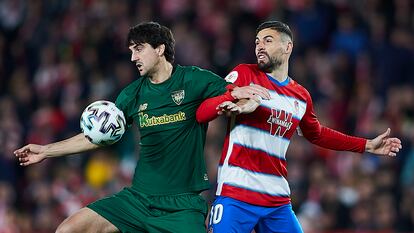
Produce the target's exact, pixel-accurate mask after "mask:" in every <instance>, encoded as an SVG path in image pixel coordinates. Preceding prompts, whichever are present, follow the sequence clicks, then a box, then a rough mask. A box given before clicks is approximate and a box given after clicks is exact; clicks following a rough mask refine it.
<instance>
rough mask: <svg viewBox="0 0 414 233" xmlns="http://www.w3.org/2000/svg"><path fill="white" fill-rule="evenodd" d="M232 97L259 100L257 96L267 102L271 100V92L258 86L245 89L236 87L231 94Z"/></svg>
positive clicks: (252, 85) (254, 85) (245, 87)
mask: <svg viewBox="0 0 414 233" xmlns="http://www.w3.org/2000/svg"><path fill="white" fill-rule="evenodd" d="M231 95H232V96H233V98H235V99H252V98H258V97H257V96H259V97H260V98H262V99H266V100H269V99H270V93H269V90H267V89H266V88H264V87H262V86H260V85H256V84H251V85H250V86H244V87H235V88H234V89H233V91H232V92H231Z"/></svg>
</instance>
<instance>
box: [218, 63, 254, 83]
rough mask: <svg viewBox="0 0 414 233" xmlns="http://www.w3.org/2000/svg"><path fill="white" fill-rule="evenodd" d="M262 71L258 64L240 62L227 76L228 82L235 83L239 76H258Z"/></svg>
mask: <svg viewBox="0 0 414 233" xmlns="http://www.w3.org/2000/svg"><path fill="white" fill-rule="evenodd" d="M260 72H261V71H260V69H259V68H258V67H257V65H256V64H239V65H237V66H236V67H234V69H233V70H232V71H231V72H230V73H229V74H228V75H227V76H226V77H225V80H226V81H227V82H231V83H234V82H235V81H236V80H237V79H238V78H239V77H242V79H244V77H248V76H250V75H254V76H256V75H257V74H259V73H260Z"/></svg>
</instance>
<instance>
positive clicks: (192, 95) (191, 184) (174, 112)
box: [130, 66, 224, 194]
mask: <svg viewBox="0 0 414 233" xmlns="http://www.w3.org/2000/svg"><path fill="white" fill-rule="evenodd" d="M189 69H190V68H186V67H180V66H177V68H176V70H175V72H174V73H173V75H172V76H171V77H170V78H169V79H168V80H166V81H165V82H163V83H160V84H153V83H151V82H150V80H149V79H148V78H146V79H145V80H143V81H142V83H141V85H140V86H139V88H137V93H136V97H135V101H133V102H131V103H130V105H132V106H130V109H131V108H132V109H134V110H133V112H132V113H131V114H130V115H131V116H132V117H133V119H134V121H135V122H136V124H137V126H138V128H139V131H140V158H139V162H138V164H137V168H136V170H135V176H134V181H133V186H134V187H137V188H138V189H139V190H140V191H143V192H145V193H149V194H172V193H180V192H188V191H198V190H203V189H206V188H207V187H208V185H209V183H208V178H207V174H206V168H205V162H204V158H203V148H204V140H205V133H206V129H207V127H206V125H204V124H199V123H197V121H196V119H195V113H196V110H197V108H198V106H199V105H200V103H201V101H202V100H203V99H202V98H201V95H200V93H199V92H198V91H197V90H194V82H195V81H196V78H197V72H191V70H190V71H189ZM223 82H224V81H223ZM200 85H204V84H200Z"/></svg>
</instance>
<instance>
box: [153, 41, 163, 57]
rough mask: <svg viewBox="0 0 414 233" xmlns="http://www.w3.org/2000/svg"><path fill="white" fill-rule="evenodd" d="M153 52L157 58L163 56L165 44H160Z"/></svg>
mask: <svg viewBox="0 0 414 233" xmlns="http://www.w3.org/2000/svg"><path fill="white" fill-rule="evenodd" d="M155 50H156V51H157V53H158V56H162V55H164V51H165V44H160V45H159V46H158V47H157V48H156V49H155Z"/></svg>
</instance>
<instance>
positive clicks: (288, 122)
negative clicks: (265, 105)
mask: <svg viewBox="0 0 414 233" xmlns="http://www.w3.org/2000/svg"><path fill="white" fill-rule="evenodd" d="M267 123H269V124H270V134H271V135H273V136H279V137H283V136H284V135H285V134H286V132H287V131H288V130H289V129H290V127H292V124H293V123H292V113H290V112H286V111H285V110H280V109H274V108H272V115H270V116H269V119H268V120H267Z"/></svg>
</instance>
